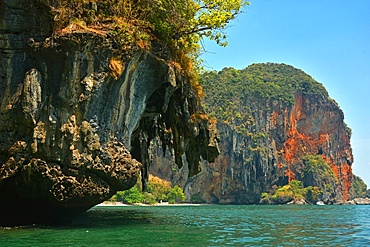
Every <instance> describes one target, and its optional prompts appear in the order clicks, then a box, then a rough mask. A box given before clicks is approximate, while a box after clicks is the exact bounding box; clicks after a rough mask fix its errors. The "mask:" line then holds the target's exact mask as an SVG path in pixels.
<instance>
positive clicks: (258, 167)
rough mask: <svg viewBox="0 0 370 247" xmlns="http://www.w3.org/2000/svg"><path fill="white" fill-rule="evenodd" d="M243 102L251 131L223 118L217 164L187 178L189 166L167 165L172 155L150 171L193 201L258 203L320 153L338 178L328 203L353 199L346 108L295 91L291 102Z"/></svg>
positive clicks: (248, 99) (297, 176)
mask: <svg viewBox="0 0 370 247" xmlns="http://www.w3.org/2000/svg"><path fill="white" fill-rule="evenodd" d="M261 78H263V75H261ZM206 93H210V94H211V95H212V92H207V91H206ZM230 94H231V93H230ZM293 94H294V93H293ZM239 97H241V96H239ZM244 106H246V107H249V108H250V110H249V112H248V114H250V116H251V118H250V119H253V124H250V125H249V126H251V127H250V128H249V129H248V131H249V133H248V134H243V133H241V132H240V131H236V130H235V129H234V128H233V127H232V124H230V123H221V122H219V123H218V124H217V129H218V131H219V133H220V140H221V142H220V151H221V152H220V155H219V156H218V157H217V158H216V160H215V162H214V163H208V162H203V163H202V172H201V173H200V174H198V175H197V176H195V177H193V178H189V179H188V178H187V176H186V174H187V171H186V170H181V171H178V170H177V169H176V167H174V168H173V169H172V170H170V169H168V167H171V165H170V164H169V163H170V162H171V159H170V157H169V156H168V157H165V158H160V157H157V158H155V159H154V162H153V166H152V167H151V168H150V169H151V170H150V172H151V173H153V174H154V175H156V176H159V177H162V178H164V179H168V180H171V181H172V182H173V183H174V184H180V185H182V186H183V187H184V190H185V193H186V195H187V198H188V199H190V200H192V201H195V202H207V203H236V204H249V203H259V200H260V195H261V193H262V192H266V191H269V190H271V187H272V186H274V185H275V186H282V185H285V184H287V183H288V182H289V181H291V180H293V179H298V180H301V181H302V180H303V178H302V171H303V169H304V164H303V162H302V160H301V158H302V157H303V156H305V155H308V154H310V155H316V154H318V155H322V156H323V157H324V159H325V161H326V162H327V163H328V164H329V165H330V167H331V169H332V170H333V171H334V174H335V176H336V177H337V179H338V183H337V184H336V185H334V187H335V186H336V187H335V188H333V189H334V193H331V194H330V193H329V195H327V196H326V197H325V198H323V200H325V201H326V203H334V202H345V201H348V200H349V198H350V193H349V191H350V188H351V183H352V169H351V165H352V162H353V157H352V150H351V146H350V135H351V134H350V130H349V129H348V128H347V126H346V125H345V123H344V116H343V112H342V111H341V110H340V108H339V107H338V105H337V104H336V103H335V102H334V101H333V100H331V99H330V98H328V97H326V96H322V95H318V94H306V93H304V92H302V91H300V90H297V91H296V92H295V94H294V104H293V105H287V104H284V103H283V102H282V101H279V100H264V99H260V98H258V97H254V96H253V95H250V96H248V97H245V96H244V100H243V105H242V106H237V107H239V109H240V108H241V109H245V108H243V107H244ZM310 185H312V186H318V185H316V184H310Z"/></svg>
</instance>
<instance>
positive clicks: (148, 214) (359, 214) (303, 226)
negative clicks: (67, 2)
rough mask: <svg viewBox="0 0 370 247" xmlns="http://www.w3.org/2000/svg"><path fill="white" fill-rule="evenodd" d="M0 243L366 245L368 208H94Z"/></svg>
mask: <svg viewBox="0 0 370 247" xmlns="http://www.w3.org/2000/svg"><path fill="white" fill-rule="evenodd" d="M0 246H370V206H349V205H348V206H302V205H299V206H297V205H289V206H288V205H286V206H258V205H256V206H216V205H210V206H158V207H156V206H154V207H95V208H93V209H91V210H90V211H88V212H87V213H86V214H84V215H82V216H81V217H79V218H78V219H76V220H75V221H74V223H73V225H71V226H65V227H43V226H31V227H22V228H3V229H0Z"/></svg>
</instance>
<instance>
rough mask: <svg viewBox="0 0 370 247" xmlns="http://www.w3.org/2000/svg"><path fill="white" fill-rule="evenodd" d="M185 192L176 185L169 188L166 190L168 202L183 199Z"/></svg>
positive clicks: (181, 200)
mask: <svg viewBox="0 0 370 247" xmlns="http://www.w3.org/2000/svg"><path fill="white" fill-rule="evenodd" d="M185 198H186V197H185V194H184V192H183V190H182V189H181V188H180V187H179V186H178V185H175V187H173V188H171V189H170V191H169V192H168V202H169V203H180V202H184V201H185Z"/></svg>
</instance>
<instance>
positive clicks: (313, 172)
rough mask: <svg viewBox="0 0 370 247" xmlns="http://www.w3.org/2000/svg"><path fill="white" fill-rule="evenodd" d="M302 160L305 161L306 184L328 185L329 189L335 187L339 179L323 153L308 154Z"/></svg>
mask: <svg viewBox="0 0 370 247" xmlns="http://www.w3.org/2000/svg"><path fill="white" fill-rule="evenodd" d="M302 161H303V163H304V172H303V174H302V179H303V182H304V184H305V186H310V185H313V186H319V187H323V186H324V185H326V188H327V189H331V190H333V189H334V188H335V185H336V184H337V183H338V179H337V177H336V176H335V174H334V172H333V170H332V169H331V167H330V166H329V165H328V164H327V163H326V162H325V160H324V158H323V157H322V156H321V155H306V156H304V157H302ZM330 187H332V188H330ZM333 187H334V188H333Z"/></svg>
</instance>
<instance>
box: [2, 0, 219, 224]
mask: <svg viewBox="0 0 370 247" xmlns="http://www.w3.org/2000/svg"><path fill="white" fill-rule="evenodd" d="M35 2H36V1H26V0H24V1H23V0H20V1H15V2H14V1H7V0H6V1H3V2H2V3H0V5H1V9H2V11H1V12H0V21H1V26H0V31H1V36H0V54H1V56H0V64H1V66H0V87H1V91H0V99H1V106H0V111H1V114H0V150H1V151H0V225H1V226H7V225H23V224H34V223H44V224H55V223H65V222H70V220H71V219H72V218H73V217H74V216H75V215H77V214H79V213H81V212H84V211H85V210H87V209H89V208H90V207H92V206H94V205H96V204H98V203H100V202H102V201H104V200H106V199H108V198H110V197H111V196H112V195H113V194H115V192H116V191H118V190H125V189H129V188H131V187H132V186H133V185H135V183H136V181H137V179H138V177H139V175H140V174H141V177H142V179H143V183H144V185H145V184H146V182H147V177H148V172H147V171H148V166H149V159H150V155H149V154H150V153H149V150H148V148H149V143H150V141H151V140H152V139H153V138H155V137H158V138H160V139H161V140H162V143H163V145H164V146H165V147H167V148H169V149H171V150H173V153H174V155H175V157H176V161H177V163H178V165H179V166H182V159H183V158H184V156H185V157H186V159H187V161H188V162H187V163H188V164H189V169H190V170H191V171H192V172H191V175H192V174H196V173H198V172H199V169H200V167H199V161H200V159H201V157H203V158H206V159H208V160H210V161H213V160H214V158H215V157H216V156H217V154H218V147H217V132H216V130H215V126H213V124H212V123H211V122H209V121H208V120H207V119H199V120H198V121H193V119H192V116H193V115H194V114H199V113H202V114H203V113H204V112H203V109H202V107H201V105H200V102H199V99H198V98H197V97H196V95H195V94H194V92H193V91H192V89H191V86H190V83H189V79H188V78H187V77H186V75H184V74H183V73H182V72H181V71H180V70H179V69H177V68H176V67H174V66H172V65H171V64H170V63H168V62H166V61H165V60H163V59H161V58H160V57H157V56H155V55H153V54H151V53H150V52H147V51H140V50H132V51H130V52H128V53H127V54H124V55H123V54H122V53H117V51H118V50H117V49H116V47H115V43H114V40H111V39H110V38H109V37H107V36H104V35H97V34H94V33H92V32H88V31H78V32H69V33H64V34H60V35H58V36H52V33H51V30H52V27H51V24H50V23H52V22H51V21H50V18H51V16H50V14H49V13H48V12H47V11H45V10H44V9H40V8H38V7H39V6H37V5H35V4H34V3H35ZM31 13H33V14H31ZM112 61H116V62H117V61H118V68H117V66H114V64H113V65H112ZM116 65H117V64H116ZM117 69H118V71H117Z"/></svg>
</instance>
